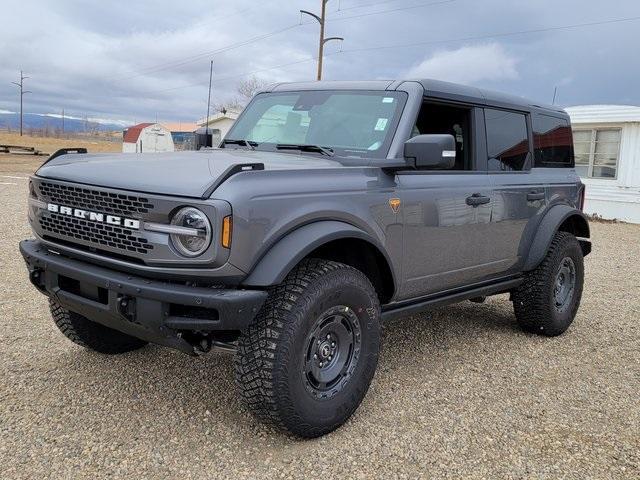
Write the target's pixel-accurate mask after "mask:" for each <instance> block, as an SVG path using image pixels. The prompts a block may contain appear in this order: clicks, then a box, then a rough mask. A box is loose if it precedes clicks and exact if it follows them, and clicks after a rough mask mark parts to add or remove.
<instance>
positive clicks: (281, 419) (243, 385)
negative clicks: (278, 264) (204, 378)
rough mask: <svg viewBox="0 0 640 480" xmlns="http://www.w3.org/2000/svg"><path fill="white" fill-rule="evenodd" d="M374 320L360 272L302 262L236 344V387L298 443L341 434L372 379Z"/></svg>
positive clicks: (374, 306) (370, 292)
mask: <svg viewBox="0 0 640 480" xmlns="http://www.w3.org/2000/svg"><path fill="white" fill-rule="evenodd" d="M379 318H380V304H379V302H378V297H377V295H376V292H375V290H374V288H373V287H372V285H371V283H370V282H369V280H368V279H367V277H366V276H365V275H364V274H363V273H362V272H360V271H358V270H356V269H354V268H352V267H349V266H347V265H344V264H341V263H337V262H332V261H326V260H318V259H310V260H305V261H303V262H302V263H301V264H300V265H299V266H298V267H296V268H295V269H294V270H293V271H292V272H291V273H290V274H289V275H288V276H287V278H286V279H285V281H284V282H283V283H282V284H281V285H279V286H277V287H275V288H274V289H273V290H272V291H271V293H270V295H269V298H268V299H267V302H266V303H265V305H264V306H263V307H262V309H261V311H260V312H259V313H258V315H257V317H256V320H255V321H254V323H253V324H252V325H251V326H250V327H249V328H248V329H247V330H246V331H245V332H243V335H242V336H241V338H240V340H239V342H238V353H237V355H236V360H235V366H236V382H237V384H238V386H239V389H240V392H241V394H242V396H243V398H244V400H245V402H246V404H247V405H248V407H249V409H250V410H251V411H252V412H253V413H254V414H255V415H256V416H257V417H258V418H260V419H262V420H267V421H269V422H270V423H273V424H275V425H277V426H279V427H281V428H284V429H287V430H289V431H290V432H292V433H294V434H296V435H299V436H301V437H306V438H313V437H318V436H320V435H324V434H326V433H328V432H331V431H332V430H335V429H336V428H338V427H339V426H340V425H342V424H343V423H344V422H345V421H346V420H347V419H348V418H349V417H350V416H351V415H352V414H353V412H354V411H355V410H356V409H357V408H358V406H359V405H360V402H361V401H362V399H363V398H364V396H365V394H366V392H367V389H368V388H369V384H370V383H371V379H372V378H373V374H374V372H375V369H376V365H377V362H378V352H379V348H380V324H379Z"/></svg>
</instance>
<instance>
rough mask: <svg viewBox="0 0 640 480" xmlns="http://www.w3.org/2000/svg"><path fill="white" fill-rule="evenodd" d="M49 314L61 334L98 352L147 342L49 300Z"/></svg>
mask: <svg viewBox="0 0 640 480" xmlns="http://www.w3.org/2000/svg"><path fill="white" fill-rule="evenodd" d="M49 309H50V310H51V316H52V317H53V321H54V322H55V324H56V326H57V327H58V329H59V330H60V331H61V332H62V334H63V335H64V336H65V337H67V338H68V339H69V340H71V341H72V342H73V343H76V344H78V345H80V346H81V347H85V348H88V349H89V350H94V351H96V352H99V353H105V354H108V355H115V354H118V353H125V352H130V351H132V350H137V349H138V348H142V347H144V346H145V345H146V344H147V342H145V341H144V340H140V339H139V338H135V337H132V336H130V335H127V334H125V333H122V332H119V331H118V330H114V329H112V328H109V327H105V326H104V325H101V324H99V323H96V322H92V321H91V320H89V319H88V318H86V317H83V316H82V315H79V314H77V313H74V312H71V311H69V310H67V309H66V308H64V307H62V306H61V305H60V304H59V303H57V302H55V301H54V300H49Z"/></svg>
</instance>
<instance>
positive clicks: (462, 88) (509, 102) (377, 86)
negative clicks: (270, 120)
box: [263, 79, 566, 115]
mask: <svg viewBox="0 0 640 480" xmlns="http://www.w3.org/2000/svg"><path fill="white" fill-rule="evenodd" d="M405 82H414V83H419V84H420V85H422V88H423V89H424V92H425V96H426V97H428V98H434V99H443V100H450V101H457V102H465V103H476V104H482V105H488V106H495V107H500V108H507V109H511V110H524V111H531V110H546V111H548V112H554V113H562V114H564V115H566V113H565V111H564V110H563V109H562V108H560V107H558V106H555V105H545V104H542V103H538V102H532V101H530V100H528V99H526V98H524V97H518V96H516V95H509V94H506V93H502V92H495V91H492V90H486V89H482V88H477V87H471V86H469V85H462V84H458V83H451V82H443V81H441V80H432V79H423V80H416V79H413V80H340V81H330V80H322V81H319V82H292V83H278V84H274V85H271V86H269V87H267V88H265V89H264V90H263V91H270V92H278V91H280V92H286V91H296V90H297V91H300V90H396V89H397V88H399V87H400V85H402V84H403V83H405Z"/></svg>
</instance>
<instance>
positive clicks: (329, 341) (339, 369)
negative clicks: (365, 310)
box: [303, 305, 361, 398]
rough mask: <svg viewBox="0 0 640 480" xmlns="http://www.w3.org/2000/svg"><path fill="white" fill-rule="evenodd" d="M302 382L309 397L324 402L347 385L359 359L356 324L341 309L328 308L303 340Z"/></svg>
mask: <svg viewBox="0 0 640 480" xmlns="http://www.w3.org/2000/svg"><path fill="white" fill-rule="evenodd" d="M306 344H307V348H306V352H305V358H304V370H303V375H304V382H305V386H306V387H307V390H308V391H309V393H311V394H312V395H314V396H315V397H317V398H328V397H332V396H333V395H335V394H337V393H338V392H340V391H341V390H342V389H343V388H344V386H345V385H346V384H347V383H348V382H349V379H350V378H351V375H353V372H354V370H355V367H356V365H357V363H358V359H359V358H360V344H361V335H360V321H359V320H358V316H357V315H356V314H355V312H354V311H353V310H352V309H351V308H349V307H347V306H345V305H338V306H335V307H331V308H330V309H329V310H327V311H326V312H324V313H323V314H322V315H321V316H320V318H319V319H318V320H317V321H316V323H315V325H314V327H313V328H312V330H311V333H309V335H308V336H307V341H306Z"/></svg>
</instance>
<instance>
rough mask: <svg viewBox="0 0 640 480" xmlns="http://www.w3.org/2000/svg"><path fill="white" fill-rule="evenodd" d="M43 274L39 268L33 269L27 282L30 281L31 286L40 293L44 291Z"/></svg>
mask: <svg viewBox="0 0 640 480" xmlns="http://www.w3.org/2000/svg"><path fill="white" fill-rule="evenodd" d="M43 273H44V270H42V269H40V268H34V269H33V270H31V271H30V272H29V280H31V283H32V284H33V286H34V287H36V288H37V289H38V290H40V291H41V292H44V291H45V287H44V275H43Z"/></svg>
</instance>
